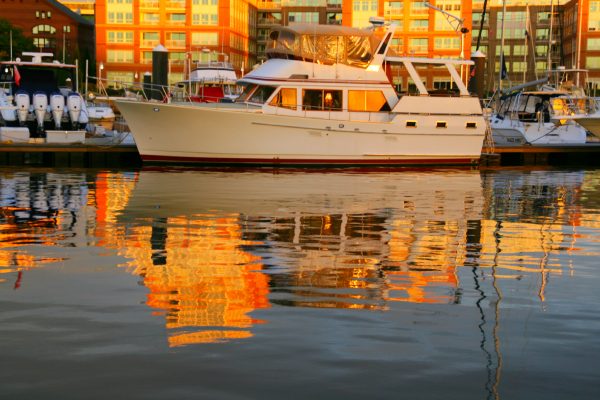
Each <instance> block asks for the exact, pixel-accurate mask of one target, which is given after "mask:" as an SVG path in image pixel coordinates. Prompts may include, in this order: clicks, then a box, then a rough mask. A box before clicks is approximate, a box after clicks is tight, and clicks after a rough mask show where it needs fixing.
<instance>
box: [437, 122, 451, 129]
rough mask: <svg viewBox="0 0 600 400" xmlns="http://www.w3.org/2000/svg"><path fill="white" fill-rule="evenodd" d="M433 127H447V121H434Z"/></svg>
mask: <svg viewBox="0 0 600 400" xmlns="http://www.w3.org/2000/svg"><path fill="white" fill-rule="evenodd" d="M435 127H436V128H447V127H448V123H447V122H446V121H437V122H436V123H435Z"/></svg>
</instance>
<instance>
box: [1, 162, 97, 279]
mask: <svg viewBox="0 0 600 400" xmlns="http://www.w3.org/2000/svg"><path fill="white" fill-rule="evenodd" d="M86 196H87V185H86V182H85V177H84V176H83V175H82V174H70V175H67V176H65V175H63V174H55V173H32V172H18V173H13V172H7V173H3V174H2V176H1V179H0V265H2V267H1V268H0V282H2V283H5V282H6V281H7V279H6V278H3V276H6V275H14V274H15V273H16V278H15V279H14V288H15V289H18V288H19V287H20V286H21V284H22V280H23V272H24V271H26V270H28V269H30V268H36V267H39V266H41V265H44V264H47V263H52V262H57V261H61V260H62V258H61V257H52V256H47V255H44V254H40V255H37V254H36V252H32V251H29V250H30V249H32V248H34V247H36V246H62V247H69V246H75V244H74V243H73V241H72V240H71V239H72V238H73V236H74V235H75V234H76V233H75V229H74V228H75V226H76V225H77V220H78V217H79V211H80V210H81V208H82V206H83V205H84V204H85V202H86Z"/></svg>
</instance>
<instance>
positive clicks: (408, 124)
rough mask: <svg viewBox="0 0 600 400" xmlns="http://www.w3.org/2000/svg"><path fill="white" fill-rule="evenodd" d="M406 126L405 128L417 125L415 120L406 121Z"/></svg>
mask: <svg viewBox="0 0 600 400" xmlns="http://www.w3.org/2000/svg"><path fill="white" fill-rule="evenodd" d="M406 127H407V128H416V127H417V121H406Z"/></svg>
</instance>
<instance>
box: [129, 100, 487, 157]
mask: <svg viewBox="0 0 600 400" xmlns="http://www.w3.org/2000/svg"><path fill="white" fill-rule="evenodd" d="M118 107H119V109H120V110H121V112H122V113H123V116H124V117H125V119H126V120H127V123H128V125H129V127H130V129H131V132H132V134H133V135H134V138H135V142H136V145H137V146H138V150H139V152H140V155H141V157H142V160H144V161H146V162H165V163H227V164H230V163H244V164H340V165H341V164H360V165H378V164H413V165H424V164H429V165H442V164H448V165H452V164H462V165H464V164H473V163H477V162H478V160H479V158H480V155H481V146H482V143H483V138H484V135H485V121H484V119H483V117H482V116H473V115H464V116H457V115H452V116H447V118H446V119H448V120H449V122H448V128H447V129H438V130H437V131H436V128H435V126H436V121H439V120H440V118H441V117H440V116H439V115H423V116H419V117H416V116H415V115H407V116H402V115H400V114H397V113H392V114H389V115H391V116H393V117H394V118H396V119H397V120H396V121H395V122H394V121H389V118H388V121H379V122H373V121H374V119H376V118H379V119H381V116H382V115H387V114H384V113H378V115H377V116H376V117H375V116H372V115H370V116H369V115H365V116H364V120H361V121H356V120H352V121H351V120H349V119H348V118H347V119H335V118H333V117H332V116H331V115H329V116H327V117H325V116H324V115H323V114H327V112H320V113H319V115H320V116H316V114H312V113H310V112H307V113H306V115H304V116H291V115H276V114H265V113H263V112H262V110H260V109H254V110H252V109H247V108H241V107H240V105H237V104H233V105H219V106H218V107H215V106H210V105H208V106H205V107H203V106H194V105H174V104H166V105H163V104H157V103H143V102H118ZM309 114H312V115H309ZM332 114H333V113H332ZM364 114H368V113H364ZM403 118H404V119H410V120H415V119H418V124H417V126H414V127H407V126H406V125H407V124H406V123H405V121H404V119H403ZM369 119H371V121H369ZM400 120H401V121H400ZM399 121H400V122H399ZM473 121H475V122H476V125H477V128H476V129H471V130H470V131H466V130H465V129H462V130H461V129H458V128H456V129H453V128H452V127H453V124H455V125H456V127H459V126H462V127H465V125H466V124H467V122H473Z"/></svg>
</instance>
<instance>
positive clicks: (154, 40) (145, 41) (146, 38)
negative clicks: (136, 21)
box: [140, 32, 160, 47]
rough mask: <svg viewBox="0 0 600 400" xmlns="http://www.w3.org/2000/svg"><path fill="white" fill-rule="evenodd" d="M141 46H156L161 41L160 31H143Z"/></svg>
mask: <svg viewBox="0 0 600 400" xmlns="http://www.w3.org/2000/svg"><path fill="white" fill-rule="evenodd" d="M141 39H142V42H141V43H140V46H141V47H155V46H156V45H158V44H159V43H160V35H159V33H158V32H142V38H141Z"/></svg>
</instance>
